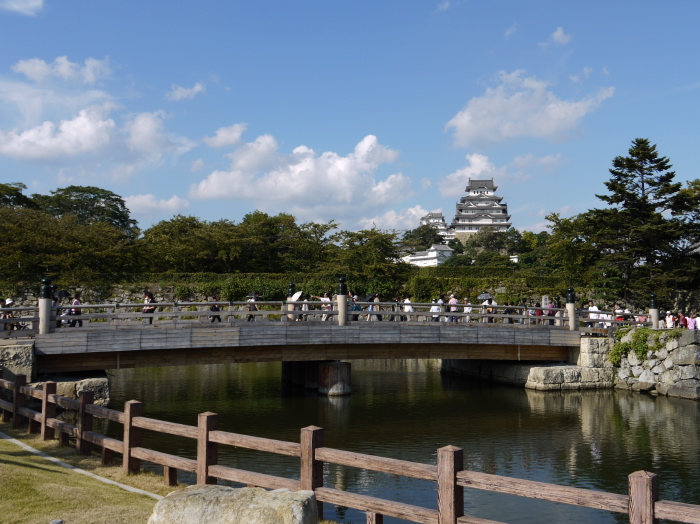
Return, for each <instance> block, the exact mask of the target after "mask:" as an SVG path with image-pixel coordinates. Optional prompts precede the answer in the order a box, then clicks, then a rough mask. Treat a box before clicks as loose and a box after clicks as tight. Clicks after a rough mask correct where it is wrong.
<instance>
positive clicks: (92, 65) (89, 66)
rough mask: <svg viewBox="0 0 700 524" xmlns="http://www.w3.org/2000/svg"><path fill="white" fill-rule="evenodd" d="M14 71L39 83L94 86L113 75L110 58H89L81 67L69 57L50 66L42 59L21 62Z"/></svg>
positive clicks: (62, 57)
mask: <svg viewBox="0 0 700 524" xmlns="http://www.w3.org/2000/svg"><path fill="white" fill-rule="evenodd" d="M12 70H13V71H14V72H15V73H21V74H23V75H24V76H26V77H27V78H28V79H29V80H32V81H34V82H37V83H42V82H46V81H47V80H50V79H54V78H58V79H60V80H71V81H77V82H79V83H82V84H87V85H94V84H95V83H96V82H97V81H98V80H100V79H102V78H107V77H109V76H110V75H111V74H112V69H111V68H110V67H109V59H108V58H105V59H104V60H98V59H96V58H88V59H86V60H85V62H84V63H83V65H82V66H81V65H80V64H78V63H77V62H71V61H70V60H68V57H67V56H59V57H58V58H56V59H55V60H54V61H53V62H52V63H50V64H49V63H47V62H45V61H44V60H41V59H40V58H30V59H29V60H20V61H19V62H17V63H16V64H15V65H13V66H12Z"/></svg>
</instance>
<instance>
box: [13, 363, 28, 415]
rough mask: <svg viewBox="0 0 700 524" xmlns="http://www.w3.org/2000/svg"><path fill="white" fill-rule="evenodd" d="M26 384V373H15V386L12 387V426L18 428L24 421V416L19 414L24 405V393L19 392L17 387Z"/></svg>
mask: <svg viewBox="0 0 700 524" xmlns="http://www.w3.org/2000/svg"><path fill="white" fill-rule="evenodd" d="M26 385H27V376H26V375H17V376H16V377H15V386H14V389H13V393H14V398H13V399H12V427H13V428H18V427H19V426H20V425H21V424H22V422H23V421H24V417H23V416H22V415H20V414H19V410H20V408H23V407H24V403H25V398H24V393H20V391H19V388H21V387H24V386H26Z"/></svg>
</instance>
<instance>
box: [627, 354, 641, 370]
mask: <svg viewBox="0 0 700 524" xmlns="http://www.w3.org/2000/svg"><path fill="white" fill-rule="evenodd" d="M627 361H628V362H629V364H630V366H633V367H634V366H639V365H640V364H641V363H642V361H641V360H639V357H638V356H637V354H636V353H635V352H634V351H630V352H629V354H628V355H627Z"/></svg>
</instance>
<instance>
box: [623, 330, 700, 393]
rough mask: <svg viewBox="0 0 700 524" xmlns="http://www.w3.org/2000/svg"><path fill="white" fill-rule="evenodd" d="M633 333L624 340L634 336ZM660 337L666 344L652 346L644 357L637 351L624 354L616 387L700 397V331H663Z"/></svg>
mask: <svg viewBox="0 0 700 524" xmlns="http://www.w3.org/2000/svg"><path fill="white" fill-rule="evenodd" d="M632 334H633V332H630V333H628V334H627V335H625V338H623V339H622V341H623V342H625V341H627V340H631V337H632ZM660 341H661V342H662V343H663V346H662V347H661V348H660V349H657V350H652V349H650V350H649V351H648V352H647V355H646V358H644V359H641V358H639V357H638V356H637V354H636V353H630V354H628V355H627V356H625V357H623V358H622V361H621V363H620V368H619V370H618V371H617V377H616V380H615V387H616V388H618V389H629V390H634V391H648V392H656V393H658V394H661V395H668V396H669V397H681V398H692V399H700V332H698V331H696V330H692V331H691V330H686V331H683V333H682V334H681V336H680V338H675V339H673V338H671V337H669V336H667V335H666V334H662V335H661V339H660Z"/></svg>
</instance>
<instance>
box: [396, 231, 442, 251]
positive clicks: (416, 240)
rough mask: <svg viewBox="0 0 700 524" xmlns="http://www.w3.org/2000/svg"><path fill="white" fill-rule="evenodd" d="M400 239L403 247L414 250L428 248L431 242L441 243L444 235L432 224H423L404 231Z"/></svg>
mask: <svg viewBox="0 0 700 524" xmlns="http://www.w3.org/2000/svg"><path fill="white" fill-rule="evenodd" d="M401 241H402V247H403V249H405V250H406V251H411V252H416V251H425V250H426V249H430V246H432V245H433V244H443V243H444V242H445V237H443V236H442V235H441V234H440V233H438V231H437V229H435V228H434V227H433V226H431V225H428V224H424V225H422V226H418V227H417V228H415V229H410V230H408V231H406V232H405V233H404V234H403V237H402V239H401Z"/></svg>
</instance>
